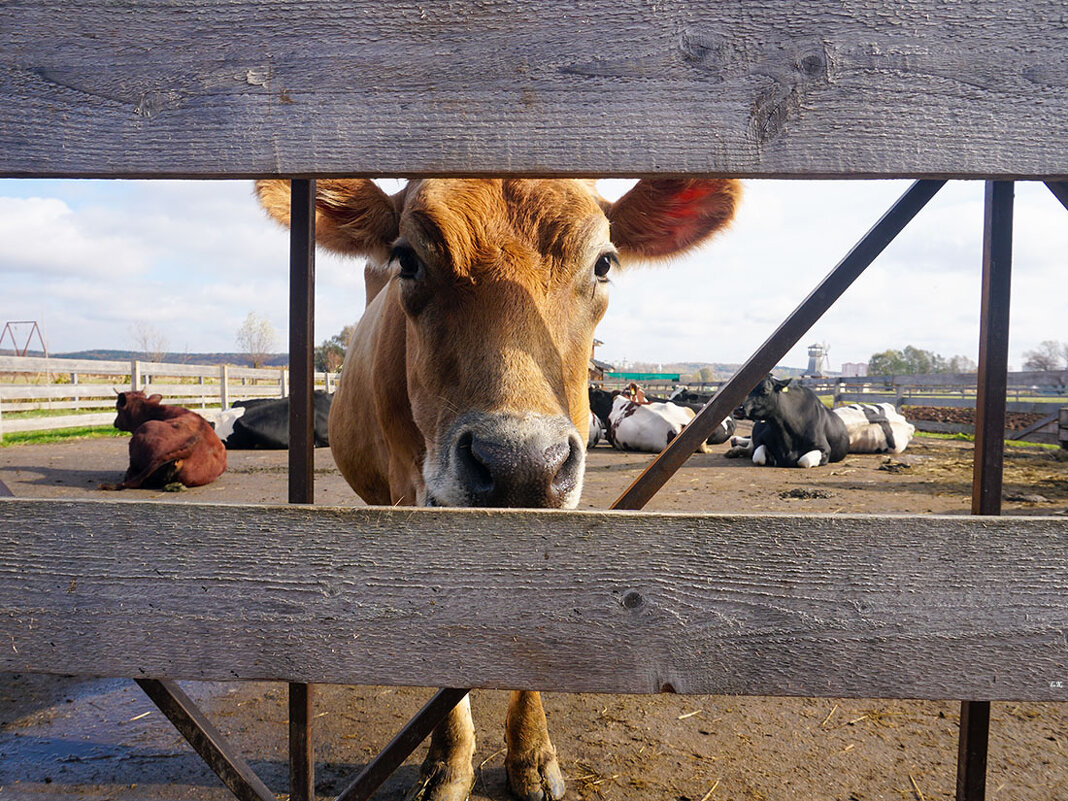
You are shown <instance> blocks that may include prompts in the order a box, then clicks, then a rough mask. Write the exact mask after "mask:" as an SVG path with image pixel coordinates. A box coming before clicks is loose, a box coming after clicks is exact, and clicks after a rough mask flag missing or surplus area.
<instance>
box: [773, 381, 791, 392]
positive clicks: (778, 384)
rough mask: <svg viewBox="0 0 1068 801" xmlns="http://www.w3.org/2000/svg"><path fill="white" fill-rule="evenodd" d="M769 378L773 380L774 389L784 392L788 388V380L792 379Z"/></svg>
mask: <svg viewBox="0 0 1068 801" xmlns="http://www.w3.org/2000/svg"><path fill="white" fill-rule="evenodd" d="M771 380H772V381H774V382H775V389H776V390H778V391H779V392H786V390H788V389H789V388H790V382H791V381H793V379H792V378H787V379H785V380H780V379H778V378H773V379H771Z"/></svg>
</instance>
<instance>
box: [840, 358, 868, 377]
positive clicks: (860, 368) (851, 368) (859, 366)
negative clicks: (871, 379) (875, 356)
mask: <svg viewBox="0 0 1068 801" xmlns="http://www.w3.org/2000/svg"><path fill="white" fill-rule="evenodd" d="M867 374H868V363H867V362H842V375H843V376H844V377H845V378H859V377H861V376H866V375H867Z"/></svg>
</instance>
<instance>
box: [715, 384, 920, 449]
mask: <svg viewBox="0 0 1068 801" xmlns="http://www.w3.org/2000/svg"><path fill="white" fill-rule="evenodd" d="M742 408H743V410H744V411H745V416H746V417H747V418H749V419H750V420H753V421H754V423H753V434H752V436H751V437H749V438H745V437H735V438H734V439H733V440H732V441H731V445H732V446H733V447H732V448H731V449H730V450H729V451H727V453H726V456H728V457H732V458H734V457H739V456H752V459H753V463H754V464H758V465H770V466H773V467H816V466H818V465H825V464H827V463H828V462H839V461H841V460H842V459H844V458H845V456H846V454H847V453H885V452H891V453H901V451H903V450H905V448H906V447H907V446H908V444H909V441H910V440H911V439H912V435H913V433H914V432H915V430H916V429H915V427H914V426H912V425H911V424H909V423H908V422H907V421H906V420H905V418H904V417H902V416H901V415H900V414H899V413H898V412H897V410H896V409H895V408H894V407H893V405H892V404H889V403H880V404H861V403H857V404H853V405H851V406H843V407H842V408H840V409H835V410H834V411H831V410H830V409H828V408H827V407H826V406H824V405H823V403H822V402H821V401H820V399H819V398H818V397H816V393H814V392H813V391H812V390H811V389H809V388H808V387H804V386H801V385H800V384H797V383H795V382H794V381H792V380H786V381H780V380H778V379H776V378H774V377H772V376H770V375H769V376H768V377H767V378H765V379H764V380H763V381H761V382H760V383H759V384H757V386H756V387H754V388H753V391H752V392H750V393H749V396H748V397H747V398H746V399H745V403H744V404H742Z"/></svg>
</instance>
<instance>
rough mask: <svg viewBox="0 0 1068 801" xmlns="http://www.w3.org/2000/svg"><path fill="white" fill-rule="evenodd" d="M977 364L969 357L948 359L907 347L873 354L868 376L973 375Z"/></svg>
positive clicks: (931, 352) (930, 352)
mask: <svg viewBox="0 0 1068 801" xmlns="http://www.w3.org/2000/svg"><path fill="white" fill-rule="evenodd" d="M975 369H976V367H975V362H973V361H972V360H971V359H969V358H968V357H967V356H953V357H952V358H950V359H947V358H946V357H945V356H942V355H940V354H938V353H935V352H933V351H929V350H923V349H922V348H917V347H913V346H912V345H907V346H906V347H905V349H904V350H885V351H883V352H882V353H875V354H872V357H871V358H870V359H869V360H868V375H923V374H926V373H973V372H975Z"/></svg>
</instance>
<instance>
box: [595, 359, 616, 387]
mask: <svg viewBox="0 0 1068 801" xmlns="http://www.w3.org/2000/svg"><path fill="white" fill-rule="evenodd" d="M615 369H616V368H615V367H613V366H612V365H610V364H609V363H608V362H602V361H600V360H599V359H590V375H589V378H590V381H593V382H596V383H598V384H599V383H600V382H602V381H604V374H605V373H610V372H612V371H613V370H615Z"/></svg>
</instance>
